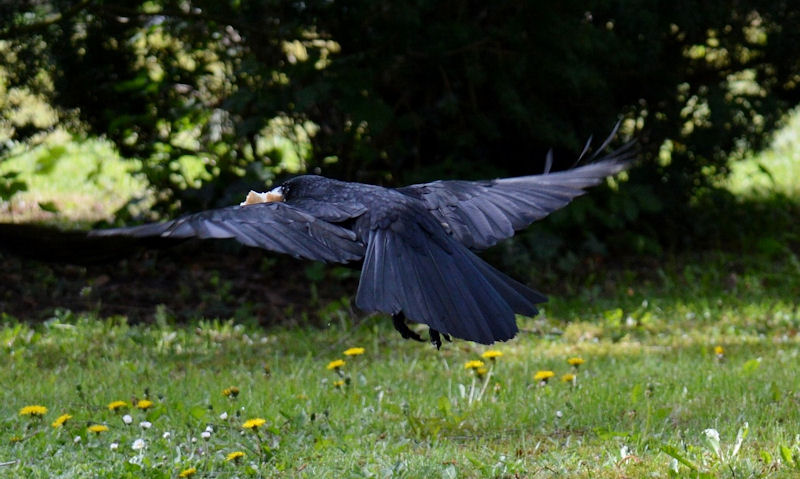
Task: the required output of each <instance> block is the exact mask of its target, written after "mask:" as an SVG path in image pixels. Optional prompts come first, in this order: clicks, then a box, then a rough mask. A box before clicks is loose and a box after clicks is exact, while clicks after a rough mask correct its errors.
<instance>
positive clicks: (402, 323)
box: [392, 311, 425, 342]
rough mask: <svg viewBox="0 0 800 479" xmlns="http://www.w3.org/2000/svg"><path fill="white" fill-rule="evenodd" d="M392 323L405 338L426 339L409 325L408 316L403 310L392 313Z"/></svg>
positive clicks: (422, 340) (421, 340) (420, 340)
mask: <svg viewBox="0 0 800 479" xmlns="http://www.w3.org/2000/svg"><path fill="white" fill-rule="evenodd" d="M392 324H393V325H394V329H396V330H397V331H398V332H399V333H400V336H402V337H403V339H413V340H414V341H419V342H424V341H425V340H424V339H422V336H420V335H419V334H417V333H415V332H414V331H412V330H411V328H409V327H408V325H407V324H406V316H405V315H404V314H403V312H402V311H401V312H399V313H397V314H393V315H392Z"/></svg>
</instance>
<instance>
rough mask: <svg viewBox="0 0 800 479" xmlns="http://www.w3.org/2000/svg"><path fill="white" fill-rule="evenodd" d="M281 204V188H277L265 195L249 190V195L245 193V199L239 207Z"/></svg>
mask: <svg viewBox="0 0 800 479" xmlns="http://www.w3.org/2000/svg"><path fill="white" fill-rule="evenodd" d="M276 201H277V202H281V201H283V187H282V186H279V187H277V188H273V189H271V190H269V191H267V192H266V193H258V192H256V191H252V190H250V193H247V198H245V200H244V201H243V202H241V203H239V206H246V205H255V204H258V203H273V202H276Z"/></svg>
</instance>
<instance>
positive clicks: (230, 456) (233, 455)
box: [225, 451, 244, 461]
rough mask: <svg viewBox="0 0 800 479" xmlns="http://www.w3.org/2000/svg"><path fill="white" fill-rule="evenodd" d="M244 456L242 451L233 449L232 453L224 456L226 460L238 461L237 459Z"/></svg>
mask: <svg viewBox="0 0 800 479" xmlns="http://www.w3.org/2000/svg"><path fill="white" fill-rule="evenodd" d="M243 457H244V453H243V452H242V451H233V452H232V453H230V454H228V455H227V456H225V460H226V461H238V460H239V459H241V458H243Z"/></svg>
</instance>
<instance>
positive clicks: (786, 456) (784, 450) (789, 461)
mask: <svg viewBox="0 0 800 479" xmlns="http://www.w3.org/2000/svg"><path fill="white" fill-rule="evenodd" d="M780 453H781V459H783V462H784V463H785V464H786V465H787V466H791V467H794V466H795V462H794V458H793V457H792V450H791V449H789V448H788V447H786V446H784V445H783V444H781V446H780Z"/></svg>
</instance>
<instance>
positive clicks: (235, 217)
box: [90, 202, 364, 263]
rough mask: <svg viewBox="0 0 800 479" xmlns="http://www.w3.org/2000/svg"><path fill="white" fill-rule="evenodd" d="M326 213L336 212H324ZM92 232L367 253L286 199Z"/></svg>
mask: <svg viewBox="0 0 800 479" xmlns="http://www.w3.org/2000/svg"><path fill="white" fill-rule="evenodd" d="M321 216H323V217H326V218H329V217H331V216H333V213H331V212H327V211H325V212H323V213H322V215H321ZM90 235H92V236H112V235H123V236H135V237H145V236H161V237H165V238H201V239H206V238H234V239H236V240H237V241H238V242H240V243H242V244H245V245H247V246H254V247H257V248H264V249H267V250H270V251H276V252H278V253H285V254H289V255H292V256H294V257H296V258H306V259H311V260H317V261H326V262H336V263H345V262H348V261H355V260H359V259H361V258H362V257H363V256H364V244H363V243H362V242H360V241H358V239H357V238H356V235H355V233H353V232H352V231H350V230H349V229H346V228H343V227H341V226H339V225H336V224H335V223H330V222H328V221H325V220H324V219H320V218H318V217H317V215H315V214H314V211H307V210H305V209H301V208H298V207H295V206H292V205H290V204H287V203H280V202H271V203H259V204H253V205H246V206H231V207H228V208H220V209H216V210H209V211H203V212H201V213H195V214H192V215H188V216H184V217H182V218H178V219H175V220H172V221H167V222H164V223H152V224H146V225H141V226H131V227H127V228H113V229H107V230H95V231H92V232H90Z"/></svg>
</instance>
